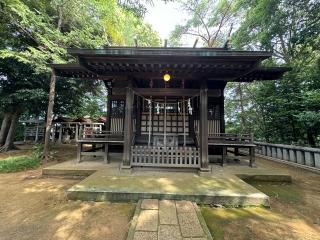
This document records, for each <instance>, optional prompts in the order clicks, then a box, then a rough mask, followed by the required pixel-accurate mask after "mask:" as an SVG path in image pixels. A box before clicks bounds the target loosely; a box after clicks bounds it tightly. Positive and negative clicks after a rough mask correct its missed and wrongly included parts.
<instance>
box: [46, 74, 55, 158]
mask: <svg viewBox="0 0 320 240" xmlns="http://www.w3.org/2000/svg"><path fill="white" fill-rule="evenodd" d="M55 89H56V73H55V70H54V69H53V68H52V71H51V80H50V92H49V103H48V111H47V124H46V132H45V138H44V154H43V155H44V161H45V162H48V160H49V144H50V131H51V125H52V118H53V105H54V96H55Z"/></svg>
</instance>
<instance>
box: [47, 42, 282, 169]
mask: <svg viewBox="0 0 320 240" xmlns="http://www.w3.org/2000/svg"><path fill="white" fill-rule="evenodd" d="M68 52H69V54H71V55H72V56H74V57H75V58H76V59H77V62H76V63H74V64H53V65H52V69H53V74H54V75H55V76H59V77H64V78H76V79H92V80H102V81H104V83H105V85H106V87H107V88H108V96H109V97H108V120H107V123H106V124H105V126H104V129H103V130H99V131H95V132H90V133H88V132H86V129H80V130H79V138H78V145H79V147H78V159H79V160H80V158H81V156H83V155H90V154H91V155H92V154H94V155H97V153H96V152H95V153H92V152H84V151H83V150H82V145H83V144H84V143H86V144H88V143H91V144H101V145H102V146H103V148H102V150H103V151H102V152H99V155H101V156H104V157H105V161H106V162H107V161H108V158H107V156H108V148H109V146H110V145H113V144H121V145H123V161H122V168H131V167H166V168H170V167H172V168H196V169H200V170H202V171H208V167H209V153H210V155H211V154H220V155H221V159H222V162H221V163H222V164H223V163H224V159H225V155H226V149H227V148H228V147H232V148H248V149H249V152H250V165H251V166H252V165H253V164H254V147H255V145H254V144H253V136H252V135H250V134H249V135H245V134H244V135H237V134H225V122H224V88H225V86H226V84H227V82H251V81H254V80H259V81H263V80H273V79H279V78H281V76H282V75H283V73H284V72H286V71H287V70H288V69H287V68H280V67H277V68H266V67H262V66H261V62H262V61H263V60H265V59H268V58H270V57H271V56H272V54H271V53H270V52H257V51H233V50H230V49H226V48H140V47H108V48H106V49H69V50H68ZM59 81H63V79H61V80H59Z"/></svg>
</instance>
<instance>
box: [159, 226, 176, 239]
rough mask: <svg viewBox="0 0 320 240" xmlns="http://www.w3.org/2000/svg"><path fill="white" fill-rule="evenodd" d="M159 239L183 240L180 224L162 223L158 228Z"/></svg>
mask: <svg viewBox="0 0 320 240" xmlns="http://www.w3.org/2000/svg"><path fill="white" fill-rule="evenodd" d="M158 240H182V236H181V232H180V229H179V226H174V225H160V226H159V230H158Z"/></svg>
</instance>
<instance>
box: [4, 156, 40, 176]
mask: <svg viewBox="0 0 320 240" xmlns="http://www.w3.org/2000/svg"><path fill="white" fill-rule="evenodd" d="M39 164H40V160H39V158H35V157H34V156H25V155H23V156H17V157H8V158H5V159H3V160H0V173H8V172H18V171H23V170H27V169H32V168H36V167H38V166H39Z"/></svg>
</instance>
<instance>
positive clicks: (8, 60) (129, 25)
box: [0, 0, 160, 117]
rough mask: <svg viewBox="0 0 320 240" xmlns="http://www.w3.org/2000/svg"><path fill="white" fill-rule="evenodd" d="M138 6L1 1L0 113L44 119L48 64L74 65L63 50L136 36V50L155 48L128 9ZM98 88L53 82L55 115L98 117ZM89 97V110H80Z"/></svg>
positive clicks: (79, 0) (78, 0)
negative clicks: (54, 83)
mask: <svg viewBox="0 0 320 240" xmlns="http://www.w3.org/2000/svg"><path fill="white" fill-rule="evenodd" d="M123 5H125V6H126V7H122V6H123ZM138 5H139V3H138V2H134V1H132V2H131V1H125V2H122V5H119V4H118V2H117V1H116V0H108V1H105V0H94V1H92V0H51V1H46V0H40V1H38V0H3V1H1V3H0V14H1V16H2V17H1V19H0V112H17V111H18V112H19V113H21V114H23V113H24V114H29V115H42V116H43V117H44V116H45V112H46V108H47V102H48V93H49V81H50V67H49V65H48V64H51V63H66V62H73V61H74V59H72V58H71V57H70V56H68V55H67V51H66V48H102V47H105V46H106V44H108V45H133V44H134V43H133V39H134V37H135V36H137V38H138V42H139V45H141V46H159V44H160V40H159V37H158V35H157V33H156V32H154V31H153V30H152V28H151V27H150V25H148V24H145V23H144V22H143V21H142V18H141V17H140V15H137V14H136V12H135V11H133V10H137V9H136V8H137V6H138ZM130 9H131V10H130ZM100 89H101V82H99V81H79V80H75V79H60V78H58V80H57V84H56V99H55V106H54V115H78V113H79V109H81V110H80V111H81V114H83V115H88V114H89V115H90V114H93V115H97V113H98V112H99V111H100V110H101V109H98V107H99V108H100V105H101V104H100V102H99V101H100V99H99V97H98V94H100V93H101V90H100ZM70 96H72V97H70ZM88 96H90V102H89V103H88V104H87V103H86V105H88V106H86V107H82V104H83V103H84V102H86V101H87V100H88V99H89V98H88ZM98 105H99V106H98Z"/></svg>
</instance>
